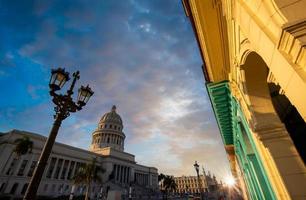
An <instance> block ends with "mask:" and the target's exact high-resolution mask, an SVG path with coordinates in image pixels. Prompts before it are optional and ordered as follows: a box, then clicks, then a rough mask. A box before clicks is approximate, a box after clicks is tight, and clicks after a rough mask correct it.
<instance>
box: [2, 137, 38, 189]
mask: <svg viewBox="0 0 306 200" xmlns="http://www.w3.org/2000/svg"><path fill="white" fill-rule="evenodd" d="M14 144H15V147H14V149H13V151H12V152H11V154H10V156H9V158H8V160H7V162H6V164H5V166H4V169H5V168H6V165H7V163H8V162H9V160H10V158H11V156H12V154H16V159H17V158H19V157H20V156H22V155H25V154H27V153H32V149H33V142H32V141H31V140H30V138H29V136H23V137H22V138H18V139H16V140H15V141H14ZM13 160H15V159H13ZM12 162H13V161H12ZM12 172H14V169H12V170H11V171H10V172H8V173H9V174H8V179H7V181H6V183H5V186H4V188H3V190H2V191H5V189H6V187H7V185H8V183H9V181H10V178H11V175H12ZM0 192H1V191H0Z"/></svg>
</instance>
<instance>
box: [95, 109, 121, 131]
mask: <svg viewBox="0 0 306 200" xmlns="http://www.w3.org/2000/svg"><path fill="white" fill-rule="evenodd" d="M100 123H114V124H118V125H121V126H122V119H121V117H120V115H118V114H117V113H116V106H115V105H114V106H113V107H112V110H111V111H110V112H108V113H105V114H104V115H103V116H102V118H101V120H100Z"/></svg>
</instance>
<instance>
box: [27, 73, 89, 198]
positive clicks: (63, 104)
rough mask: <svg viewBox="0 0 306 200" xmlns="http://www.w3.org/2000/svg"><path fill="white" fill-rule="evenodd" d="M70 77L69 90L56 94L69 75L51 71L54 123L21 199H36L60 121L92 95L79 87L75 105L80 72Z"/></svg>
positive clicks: (83, 104)
mask: <svg viewBox="0 0 306 200" xmlns="http://www.w3.org/2000/svg"><path fill="white" fill-rule="evenodd" d="M72 76H73V80H72V83H71V86H70V88H69V89H68V90H67V93H66V94H64V95H62V94H57V93H56V92H55V91H57V90H60V89H61V88H62V87H63V86H64V85H65V83H66V82H67V81H68V80H69V73H68V72H66V71H65V69H62V68H58V69H55V70H52V71H51V78H50V82H49V87H50V95H51V96H52V97H53V99H52V101H53V103H54V104H55V105H56V106H55V107H54V111H55V115H54V123H53V127H52V129H51V131H50V134H49V137H48V139H47V141H46V143H45V146H44V148H43V150H42V152H41V154H40V157H39V161H38V163H37V165H36V167H35V170H34V174H33V176H32V178H31V181H30V184H29V186H28V188H27V191H26V194H25V196H24V198H23V199H24V200H34V199H35V197H36V193H37V189H38V186H39V183H40V181H41V178H42V176H43V173H44V171H45V168H46V165H47V161H48V159H49V156H50V154H51V150H52V147H53V144H54V142H55V138H56V136H57V133H58V130H59V128H60V126H61V123H62V121H63V120H64V119H66V118H67V117H68V116H69V115H70V113H71V112H76V111H79V110H81V109H82V107H83V106H85V105H86V103H87V102H88V100H89V98H90V97H91V96H92V95H93V93H94V92H93V91H92V90H91V89H90V88H89V86H88V85H87V86H86V87H84V86H81V88H80V89H79V91H78V92H79V94H78V98H77V103H75V102H74V101H73V99H72V94H73V88H74V86H75V82H76V81H77V80H78V79H79V78H80V72H79V71H76V72H75V73H73V75H72Z"/></svg>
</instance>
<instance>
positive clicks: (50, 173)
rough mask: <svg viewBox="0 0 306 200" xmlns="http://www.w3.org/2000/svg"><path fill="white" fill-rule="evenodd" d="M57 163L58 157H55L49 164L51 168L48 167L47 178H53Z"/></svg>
mask: <svg viewBox="0 0 306 200" xmlns="http://www.w3.org/2000/svg"><path fill="white" fill-rule="evenodd" d="M55 163H56V158H54V157H53V158H52V159H51V162H50V165H49V169H48V172H47V176H46V177H47V178H51V176H52V173H53V170H54V167H55Z"/></svg>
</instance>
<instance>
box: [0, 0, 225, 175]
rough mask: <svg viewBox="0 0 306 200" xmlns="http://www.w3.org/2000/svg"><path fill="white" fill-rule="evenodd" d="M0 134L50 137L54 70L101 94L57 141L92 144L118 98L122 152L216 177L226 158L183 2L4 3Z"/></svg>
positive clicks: (162, 167)
mask: <svg viewBox="0 0 306 200" xmlns="http://www.w3.org/2000/svg"><path fill="white" fill-rule="evenodd" d="M0 22H1V26H0V44H1V45H0V84H1V89H2V95H1V98H0V131H2V132H6V131H9V130H11V129H20V130H27V131H32V132H36V133H40V134H43V135H47V134H48V132H49V129H50V127H51V124H52V120H53V104H52V102H51V98H50V96H49V93H48V81H49V77H50V69H51V68H55V67H58V66H61V67H65V68H66V70H67V71H69V72H71V73H72V72H74V71H76V70H79V71H80V73H81V79H80V80H79V82H78V83H77V84H78V85H77V86H80V84H83V85H84V84H89V85H90V86H91V87H92V89H93V90H94V91H95V94H94V96H93V97H92V99H91V100H90V101H89V103H88V105H86V106H85V108H84V109H83V110H82V111H80V112H78V113H73V114H72V115H71V116H70V117H69V118H68V119H66V120H65V121H64V122H63V125H62V127H61V129H60V133H59V135H58V137H57V141H59V142H63V143H66V144H69V145H73V146H77V147H80V148H84V149H88V147H89V144H90V141H91V133H92V132H93V131H94V129H95V128H96V126H97V123H98V121H99V120H100V118H101V116H102V115H103V114H104V113H105V112H108V111H109V110H110V108H111V106H112V105H113V104H115V105H117V112H118V113H119V114H120V115H121V117H122V118H123V122H124V132H125V134H126V136H127V139H126V143H125V150H126V151H127V152H130V153H133V154H135V155H136V161H137V162H139V163H141V164H145V165H152V166H156V167H157V168H158V169H159V171H160V172H163V173H167V174H173V175H183V174H184V175H194V169H193V166H192V165H193V163H194V161H195V160H197V161H198V162H199V163H200V164H203V165H204V167H205V168H207V169H208V170H211V171H213V172H214V173H216V175H217V176H218V177H222V176H225V175H226V174H228V173H229V167H228V162H227V159H226V156H225V153H224V148H223V145H222V141H221V138H220V135H219V131H218V129H217V125H216V121H215V118H214V115H213V112H212V110H211V105H210V102H209V99H208V96H207V93H206V89H205V83H204V78H203V74H202V70H201V65H202V60H201V58H200V54H199V50H198V46H197V43H196V40H195V37H194V34H193V31H192V27H191V25H190V22H189V20H188V18H186V16H185V13H184V10H183V7H182V4H181V1H180V0H154V1H152V0H141V1H136V0H127V1H112V0H105V1H97V0H96V1H85V0H83V1H78V0H73V1H68V0H66V1H62V0H58V1H56V0H55V1H38V0H37V1H17V0H8V1H1V2H0Z"/></svg>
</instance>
